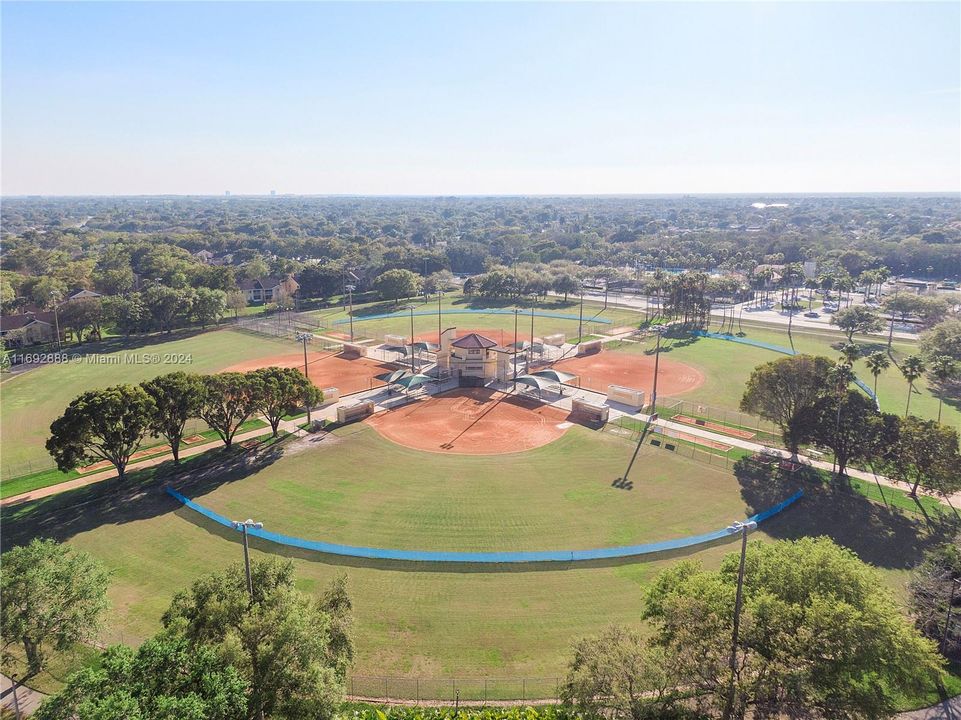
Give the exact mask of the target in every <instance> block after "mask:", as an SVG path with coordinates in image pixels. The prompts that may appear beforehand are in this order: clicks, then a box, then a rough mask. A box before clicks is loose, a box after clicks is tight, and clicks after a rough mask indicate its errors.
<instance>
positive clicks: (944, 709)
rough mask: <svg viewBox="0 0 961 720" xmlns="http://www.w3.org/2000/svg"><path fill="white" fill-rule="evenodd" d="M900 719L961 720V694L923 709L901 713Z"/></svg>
mask: <svg viewBox="0 0 961 720" xmlns="http://www.w3.org/2000/svg"><path fill="white" fill-rule="evenodd" d="M897 717H898V720H961V695H958V696H956V697H953V698H951V699H950V700H945V701H944V702H943V703H938V704H937V705H932V706H931V707H929V708H924V709H922V710H912V711H911V712H906V713H901V714H900V715H898V716H897Z"/></svg>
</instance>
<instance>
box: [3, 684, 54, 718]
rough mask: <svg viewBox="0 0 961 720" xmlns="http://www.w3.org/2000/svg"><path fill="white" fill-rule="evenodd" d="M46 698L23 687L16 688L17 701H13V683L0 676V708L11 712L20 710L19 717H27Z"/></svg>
mask: <svg viewBox="0 0 961 720" xmlns="http://www.w3.org/2000/svg"><path fill="white" fill-rule="evenodd" d="M45 697H47V696H46V695H44V694H43V693H41V692H37V691H36V690H31V689H30V688H28V687H27V686H25V685H18V686H17V701H16V704H14V699H13V681H12V680H10V678H8V677H7V676H6V675H0V707H2V708H8V709H10V710H11V711H13V710H15V709H16V708H17V707H19V708H20V715H21V716H23V717H27V716H28V715H32V714H33V712H34V711H35V710H36V709H37V708H38V707H39V706H40V703H41V702H43V700H44V698H45Z"/></svg>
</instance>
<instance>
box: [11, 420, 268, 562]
mask: <svg viewBox="0 0 961 720" xmlns="http://www.w3.org/2000/svg"><path fill="white" fill-rule="evenodd" d="M285 441H286V439H281V440H279V441H277V442H273V443H260V444H258V445H255V446H253V447H251V448H242V447H239V446H235V447H233V448H231V449H229V450H228V449H225V448H221V449H219V450H216V451H211V452H209V453H204V454H202V455H198V456H196V457H195V458H189V459H187V460H185V461H184V462H183V463H182V464H181V465H179V466H178V465H174V464H173V462H172V461H171V462H166V463H163V464H161V465H157V466H155V467H151V468H145V469H143V470H139V471H135V472H132V473H130V475H129V477H128V480H127V482H125V483H124V484H120V483H119V482H118V481H117V480H104V481H102V482H98V483H94V484H93V485H88V486H86V487H81V488H77V489H76V490H70V491H67V492H64V493H60V494H58V495H52V496H50V497H46V498H42V499H40V500H35V501H33V502H28V503H23V504H20V505H13V506H8V507H4V508H2V510H0V522H2V525H3V540H2V545H3V546H2V550H7V549H9V548H11V547H14V546H16V545H24V544H26V543H28V542H30V541H31V540H32V539H33V538H37V537H42V538H53V539H54V540H57V541H59V542H63V541H66V540H69V539H70V538H72V537H74V536H75V535H78V534H79V533H83V532H87V531H89V530H95V529H97V528H98V527H100V526H102V525H119V524H122V523H128V522H135V521H137V520H146V519H149V518H153V517H157V516H159V515H164V514H166V513H169V512H173V511H175V510H177V509H178V508H180V507H181V504H180V503H179V502H177V501H176V500H174V499H173V498H172V497H170V496H169V495H168V494H167V493H166V492H164V490H163V488H164V487H165V486H166V485H171V484H176V486H177V487H178V489H181V490H182V492H184V494H186V495H188V496H189V495H190V494H191V493H197V494H201V493H205V492H210V491H211V490H213V489H215V488H216V487H218V486H220V485H224V484H226V483H230V482H234V481H236V480H240V479H243V478H245V477H248V476H250V475H253V474H256V473H258V472H260V471H261V470H263V469H264V468H265V467H267V466H269V465H271V464H273V463H274V462H276V461H277V460H278V459H279V458H280V457H281V455H282V454H283V446H284V443H285ZM191 461H192V462H191Z"/></svg>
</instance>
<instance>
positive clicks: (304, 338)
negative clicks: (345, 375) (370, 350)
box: [297, 332, 353, 425]
mask: <svg viewBox="0 0 961 720" xmlns="http://www.w3.org/2000/svg"><path fill="white" fill-rule="evenodd" d="M313 339H314V336H313V334H312V333H309V332H304V333H297V340H299V341H300V342H302V343H303V344H304V377H305V378H307V381H308V382H309V381H310V375H309V374H308V372H307V343H309V342H310V341H311V340H313ZM352 339H353V338H352ZM304 404H305V405H306V406H307V424H308V425H309V424H310V403H309V402H307V403H304Z"/></svg>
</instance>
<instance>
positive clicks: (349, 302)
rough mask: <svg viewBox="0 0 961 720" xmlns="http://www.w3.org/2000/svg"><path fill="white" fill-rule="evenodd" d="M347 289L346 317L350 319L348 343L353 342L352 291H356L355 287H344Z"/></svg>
mask: <svg viewBox="0 0 961 720" xmlns="http://www.w3.org/2000/svg"><path fill="white" fill-rule="evenodd" d="M344 287H345V288H346V289H347V303H348V305H349V308H350V309H349V310H348V311H347V317H348V318H350V341H351V342H354V290H356V289H357V286H356V285H345V286H344Z"/></svg>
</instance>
